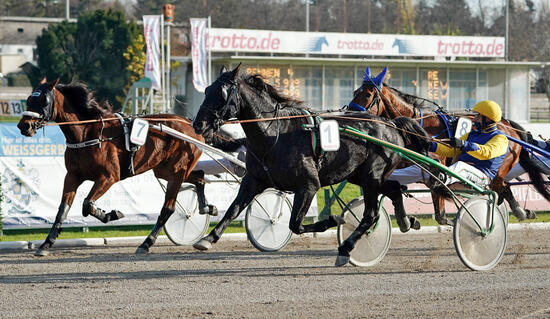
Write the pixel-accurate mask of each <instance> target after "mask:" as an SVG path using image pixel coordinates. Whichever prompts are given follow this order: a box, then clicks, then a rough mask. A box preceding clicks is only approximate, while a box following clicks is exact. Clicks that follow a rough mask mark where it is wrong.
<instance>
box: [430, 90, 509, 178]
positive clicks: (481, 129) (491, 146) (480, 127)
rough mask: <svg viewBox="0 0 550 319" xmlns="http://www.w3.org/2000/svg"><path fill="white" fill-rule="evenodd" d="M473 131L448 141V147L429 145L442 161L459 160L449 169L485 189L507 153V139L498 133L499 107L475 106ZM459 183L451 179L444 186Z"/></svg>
mask: <svg viewBox="0 0 550 319" xmlns="http://www.w3.org/2000/svg"><path fill="white" fill-rule="evenodd" d="M472 111H473V112H474V114H475V118H474V126H475V129H474V130H472V131H471V132H470V133H467V134H465V135H464V136H462V137H460V138H458V139H456V138H451V141H450V145H451V146H447V145H445V144H442V143H438V142H432V145H431V147H430V152H435V153H437V154H438V155H441V156H445V157H455V156H458V160H457V162H456V163H454V164H453V165H451V166H449V169H450V170H451V171H453V172H454V173H456V174H457V175H460V176H462V177H464V178H465V179H467V180H469V181H471V182H472V183H474V184H476V185H478V186H480V187H486V186H487V185H489V183H490V182H491V180H492V179H493V178H494V177H495V176H496V174H497V171H498V168H499V167H500V165H501V164H502V162H503V160H504V157H505V155H506V153H507V152H508V139H507V138H506V136H505V135H504V134H503V133H502V132H500V131H499V130H498V129H497V123H498V122H500V120H501V119H502V111H501V109H500V106H499V105H498V104H497V103H496V102H494V101H490V100H486V101H481V102H479V103H477V104H476V105H475V106H474V108H473V110H472ZM457 182H460V181H459V180H458V179H456V178H454V177H451V178H449V179H448V180H447V181H446V182H445V184H447V185H451V184H454V183H457Z"/></svg>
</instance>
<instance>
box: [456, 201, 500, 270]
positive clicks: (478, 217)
mask: <svg viewBox="0 0 550 319" xmlns="http://www.w3.org/2000/svg"><path fill="white" fill-rule="evenodd" d="M490 208H491V201H489V200H488V199H487V198H485V197H474V198H471V199H469V200H468V201H466V203H464V205H463V206H462V207H461V208H460V210H459V211H458V213H457V218H456V223H455V227H454V231H453V235H454V236H453V237H454V243H455V248H456V252H457V254H458V256H459V257H460V260H461V261H462V262H463V263H464V265H466V267H468V268H470V269H472V270H489V269H492V268H493V267H495V266H496V265H497V264H498V263H499V261H500V259H501V258H502V256H503V255H504V250H505V248H506V223H505V222H504V217H503V214H502V213H501V212H500V211H499V209H498V207H495V212H494V214H491V209H490ZM466 209H467V210H468V211H469V212H470V213H468V211H467V210H466ZM470 214H471V215H470ZM491 216H494V220H493V218H491ZM491 223H492V224H493V225H494V226H493V229H492V230H490V229H489V228H490V226H491ZM480 227H481V228H480Z"/></svg>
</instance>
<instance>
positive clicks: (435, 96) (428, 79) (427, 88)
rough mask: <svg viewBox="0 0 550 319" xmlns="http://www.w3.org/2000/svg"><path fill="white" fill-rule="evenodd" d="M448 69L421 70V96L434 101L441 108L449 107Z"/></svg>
mask: <svg viewBox="0 0 550 319" xmlns="http://www.w3.org/2000/svg"><path fill="white" fill-rule="evenodd" d="M448 84H449V83H447V70H446V69H435V68H433V69H432V68H430V69H420V91H419V92H420V93H419V96H421V97H423V98H426V99H428V100H431V101H434V102H435V103H437V104H438V105H439V106H441V107H443V108H445V107H446V106H447V96H448V88H449V87H448Z"/></svg>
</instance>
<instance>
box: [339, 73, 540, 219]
mask: <svg viewBox="0 0 550 319" xmlns="http://www.w3.org/2000/svg"><path fill="white" fill-rule="evenodd" d="M386 71H387V68H384V69H383V70H382V72H380V73H379V74H378V75H377V76H372V75H371V73H370V68H369V67H367V68H366V70H365V76H364V78H363V83H362V85H361V86H360V87H359V88H358V89H357V90H355V91H354V92H353V99H352V100H351V102H350V103H349V106H348V108H350V109H353V110H361V108H363V110H365V111H366V112H368V113H370V114H375V115H378V116H382V117H386V118H390V119H391V118H396V117H399V116H406V117H410V118H414V119H417V121H418V122H419V123H420V125H421V126H422V128H424V130H426V132H428V134H429V135H430V136H432V137H437V138H441V139H443V138H450V137H452V136H453V135H454V126H455V125H456V120H454V119H453V117H452V116H450V115H449V114H447V113H446V112H445V111H444V110H443V109H441V108H438V109H437V110H435V111H434V110H433V109H432V108H430V107H423V105H424V103H425V102H428V103H431V104H435V103H433V102H431V101H429V100H426V99H423V98H420V97H417V96H414V95H411V94H407V93H403V92H401V91H399V90H397V89H396V88H393V87H390V86H388V85H387V84H385V83H383V80H384V77H385V75H386ZM469 117H470V119H471V118H473V116H471V115H470V116H469ZM498 129H499V130H500V131H501V132H503V133H504V134H506V135H509V136H512V137H515V138H517V139H521V140H522V141H525V142H528V143H530V142H531V140H532V138H530V137H529V135H528V134H526V132H525V130H524V129H523V127H521V126H520V125H519V124H518V123H516V122H514V121H511V120H507V119H502V121H501V122H500V123H498ZM518 161H519V163H520V165H521V166H522V167H523V168H524V169H525V170H526V171H527V173H528V174H529V177H530V178H531V181H532V182H533V185H534V186H535V189H536V190H537V191H538V192H539V193H540V194H541V195H543V196H544V198H546V199H547V200H549V201H550V193H549V192H548V189H547V188H546V186H545V184H544V179H543V177H542V175H541V172H540V170H539V169H538V168H540V165H539V164H538V163H537V162H536V161H535V160H533V159H532V158H531V157H530V156H529V153H528V152H526V151H525V150H522V147H521V145H519V144H518V143H513V142H510V143H509V146H508V153H507V154H506V157H505V159H504V162H503V163H502V165H501V166H500V168H499V170H498V173H497V176H495V178H494V179H493V180H492V182H491V184H490V188H491V189H492V190H494V191H496V192H497V193H498V194H499V198H500V201H502V199H505V200H506V201H507V202H508V204H509V205H510V209H511V210H512V212H513V213H514V215H515V216H517V217H518V219H520V220H521V219H524V218H525V217H527V218H530V219H534V218H535V217H536V215H535V214H534V213H533V212H530V211H527V212H526V211H525V210H524V209H523V208H521V207H520V205H519V203H518V202H517V201H516V199H515V198H514V196H513V195H512V191H511V189H510V186H509V185H507V183H506V182H505V176H506V174H508V172H509V171H510V170H511V169H512V167H513V166H514V165H515V164H516V163H517V162H518ZM449 164H450V163H449ZM432 197H433V202H434V208H435V219H436V220H437V222H438V223H440V224H448V221H447V218H446V217H445V206H444V196H440V194H438V193H437V192H434V191H432ZM499 204H500V203H499Z"/></svg>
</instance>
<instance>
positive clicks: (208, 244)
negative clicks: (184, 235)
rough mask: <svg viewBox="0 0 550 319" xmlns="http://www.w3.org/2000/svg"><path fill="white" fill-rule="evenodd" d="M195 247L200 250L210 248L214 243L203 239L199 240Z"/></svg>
mask: <svg viewBox="0 0 550 319" xmlns="http://www.w3.org/2000/svg"><path fill="white" fill-rule="evenodd" d="M193 247H194V248H195V249H198V250H208V249H210V248H212V243H211V242H209V241H208V240H206V239H201V240H199V241H198V242H196V243H195V244H194V245H193Z"/></svg>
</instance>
